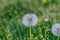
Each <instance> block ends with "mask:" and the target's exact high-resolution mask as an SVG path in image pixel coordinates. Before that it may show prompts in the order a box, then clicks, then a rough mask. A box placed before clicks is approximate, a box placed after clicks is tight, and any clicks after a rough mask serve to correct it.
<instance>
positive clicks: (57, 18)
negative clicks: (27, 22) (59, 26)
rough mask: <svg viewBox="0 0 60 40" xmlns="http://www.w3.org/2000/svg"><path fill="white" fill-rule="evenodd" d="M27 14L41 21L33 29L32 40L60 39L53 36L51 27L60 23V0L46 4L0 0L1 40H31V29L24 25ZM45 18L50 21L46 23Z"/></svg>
mask: <svg viewBox="0 0 60 40" xmlns="http://www.w3.org/2000/svg"><path fill="white" fill-rule="evenodd" d="M27 13H35V14H36V15H37V16H38V19H39V20H38V24H37V25H36V26H35V27H32V28H31V38H32V40H44V39H45V37H46V40H57V39H58V37H57V36H55V35H53V34H52V32H51V27H52V25H53V24H54V23H56V22H57V23H60V1H59V0H50V1H47V2H46V3H45V4H43V3H42V1H41V0H0V40H29V38H30V32H29V27H28V28H27V27H25V26H24V25H23V24H22V17H23V16H24V15H25V14H27ZM45 18H49V21H48V22H45V21H44V19H45ZM49 29H50V30H49ZM45 30H46V31H45ZM48 30H49V31H48ZM45 32H46V36H45Z"/></svg>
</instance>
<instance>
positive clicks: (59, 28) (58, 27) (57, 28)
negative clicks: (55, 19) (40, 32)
mask: <svg viewBox="0 0 60 40" xmlns="http://www.w3.org/2000/svg"><path fill="white" fill-rule="evenodd" d="M52 33H53V34H54V35H56V36H60V24H58V23H56V24H54V25H53V26H52Z"/></svg>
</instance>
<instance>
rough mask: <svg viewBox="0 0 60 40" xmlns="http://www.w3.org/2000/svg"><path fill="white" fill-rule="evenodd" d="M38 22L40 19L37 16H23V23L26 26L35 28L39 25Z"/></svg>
mask: <svg viewBox="0 0 60 40" xmlns="http://www.w3.org/2000/svg"><path fill="white" fill-rule="evenodd" d="M37 21H38V17H37V16H36V14H26V15H24V16H23V20H22V23H23V24H24V25H25V26H27V27H28V26H35V25H36V24H37Z"/></svg>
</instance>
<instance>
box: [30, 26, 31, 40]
mask: <svg viewBox="0 0 60 40" xmlns="http://www.w3.org/2000/svg"><path fill="white" fill-rule="evenodd" d="M30 40H31V27H30Z"/></svg>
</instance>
